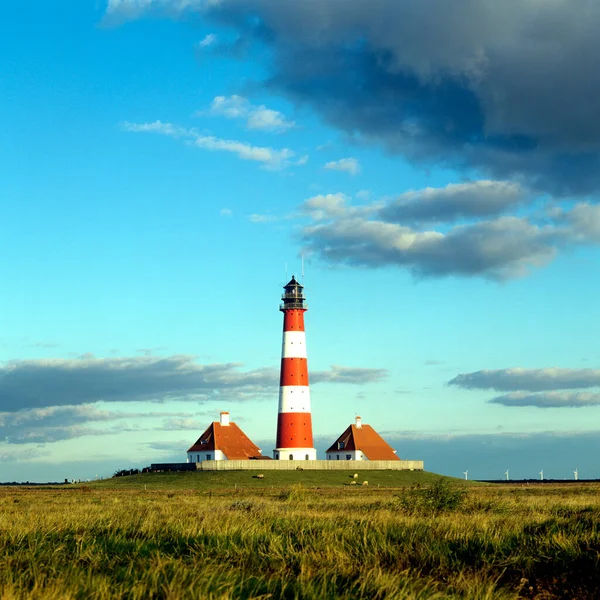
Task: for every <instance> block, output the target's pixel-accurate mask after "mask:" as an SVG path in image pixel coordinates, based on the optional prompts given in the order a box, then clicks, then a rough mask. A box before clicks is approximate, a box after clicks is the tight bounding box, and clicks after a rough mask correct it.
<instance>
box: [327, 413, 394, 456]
mask: <svg viewBox="0 0 600 600" xmlns="http://www.w3.org/2000/svg"><path fill="white" fill-rule="evenodd" d="M325 454H326V456H327V460H400V458H399V457H398V456H397V455H396V451H395V450H394V449H393V448H392V447H391V446H390V445H389V444H388V443H387V442H386V441H385V440H384V439H383V438H382V437H381V436H380V435H379V434H378V433H377V432H376V431H375V430H374V429H373V428H372V427H371V426H370V425H363V423H362V420H361V418H360V417H356V422H355V423H354V424H353V425H349V426H348V428H347V429H346V430H345V431H344V433H342V435H340V437H339V438H338V439H337V440H336V441H335V442H334V443H333V444H332V445H331V446H330V447H329V448H328V449H327V450H326V451H325Z"/></svg>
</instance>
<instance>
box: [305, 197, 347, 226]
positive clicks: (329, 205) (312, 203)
mask: <svg viewBox="0 0 600 600" xmlns="http://www.w3.org/2000/svg"><path fill="white" fill-rule="evenodd" d="M347 202H348V197H347V196H346V195H345V194H342V193H337V194H319V195H317V196H313V197H312V198H309V199H308V200H305V201H304V202H303V204H302V205H301V207H300V210H301V211H302V212H304V213H306V214H308V215H310V217H311V218H312V219H313V220H315V221H322V220H324V219H329V218H332V217H341V216H344V215H345V214H346V212H347V210H348V207H347Z"/></svg>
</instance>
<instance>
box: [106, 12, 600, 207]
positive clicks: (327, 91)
mask: <svg viewBox="0 0 600 600" xmlns="http://www.w3.org/2000/svg"><path fill="white" fill-rule="evenodd" d="M198 11H200V12H201V13H202V15H203V17H204V19H206V20H209V21H212V22H214V23H216V24H220V25H225V26H228V27H230V28H231V29H232V30H233V31H234V32H235V34H236V35H237V36H238V37H239V38H240V39H243V40H245V42H246V43H247V44H252V43H258V44H262V45H266V46H268V47H269V49H270V51H271V52H270V53H269V56H271V57H272V59H271V63H270V64H269V65H268V67H269V68H270V76H269V77H268V78H267V80H266V81H265V86H267V87H269V88H270V89H272V90H275V91H278V92H280V93H282V94H284V95H285V96H287V97H288V98H290V99H292V100H293V101H296V102H298V103H302V104H308V105H310V106H312V107H313V109H314V110H315V112H317V113H318V114H319V115H320V116H321V117H322V118H324V119H325V120H326V121H327V122H329V123H330V124H331V125H333V126H334V127H336V128H338V129H339V130H341V131H342V132H345V133H346V134H347V135H348V136H349V137H350V138H358V139H360V140H361V141H363V142H368V143H372V144H376V145H378V146H380V147H382V148H385V149H386V150H387V151H389V152H392V153H397V154H399V155H403V156H405V157H407V158H408V159H410V160H414V161H417V162H421V163H429V164H432V163H435V164H443V165H447V166H453V167H458V168H461V169H462V168H470V169H473V168H474V169H479V170H481V171H483V172H487V173H489V174H490V176H491V177H492V178H494V179H516V180H522V181H526V182H527V183H528V185H529V186H531V187H533V188H536V189H540V190H546V191H550V192H551V193H554V194H559V195H560V194H567V195H577V194H582V195H585V194H590V193H592V192H594V191H595V190H596V189H597V188H598V185H599V183H600V168H599V166H600V118H599V117H600V106H599V105H598V103H597V102H596V97H597V96H598V92H599V91H600V72H599V71H598V69H597V68H596V64H595V61H594V59H593V57H595V56H597V55H598V54H599V53H600V37H599V36H598V35H597V31H596V29H597V28H596V24H597V23H598V22H599V21H600V4H598V3H597V2H596V1H595V0H578V2H577V7H576V9H574V6H573V2H572V0H553V1H552V2H541V1H540V0H505V1H503V2H498V1H497V0H465V1H464V2H448V1H447V0H430V1H428V2H421V1H418V0H346V1H345V2H344V3H343V8H342V7H341V4H340V2H339V1H338V0H305V1H303V2H284V3H282V2H275V1H274V0H109V2H108V6H107V11H106V16H107V19H113V20H121V21H122V20H126V19H131V18H137V17H139V16H141V15H143V14H149V13H152V12H155V13H156V12H158V13H162V14H166V15H178V16H179V17H181V16H184V15H185V14H186V13H190V14H191V13H197V12H198ZM298 56H302V60H301V61H300V60H298Z"/></svg>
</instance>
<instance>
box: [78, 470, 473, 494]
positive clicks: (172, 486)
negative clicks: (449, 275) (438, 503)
mask: <svg viewBox="0 0 600 600" xmlns="http://www.w3.org/2000/svg"><path fill="white" fill-rule="evenodd" d="M259 473H262V474H263V475H264V479H257V478H256V475H257V474H259ZM354 473H357V474H358V478H357V480H356V481H357V483H358V484H359V485H360V484H362V482H364V481H368V484H369V486H370V487H377V486H380V487H400V486H406V485H412V484H415V483H421V484H424V485H425V484H429V483H431V482H433V481H434V480H435V479H438V478H439V475H435V474H434V473H428V472H426V471H183V472H179V473H141V474H139V475H129V476H126V477H113V478H112V479H106V480H103V481H99V482H91V483H89V484H84V485H88V486H91V487H94V488H114V489H141V488H144V486H146V489H156V490H166V489H169V490H183V489H185V490H202V489H223V488H234V489H235V488H236V487H237V488H259V489H269V488H273V487H281V486H286V485H294V484H301V485H304V486H306V487H331V486H333V487H338V486H344V485H349V484H350V482H351V481H353V478H352V476H353V475H354ZM455 481H457V482H460V481H461V480H455ZM469 483H471V482H469Z"/></svg>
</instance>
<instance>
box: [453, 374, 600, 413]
mask: <svg viewBox="0 0 600 600" xmlns="http://www.w3.org/2000/svg"><path fill="white" fill-rule="evenodd" d="M448 383H449V385H454V386H458V387H461V388H463V389H467V390H494V391H497V392H509V393H508V394H503V395H501V396H496V397H495V398H492V399H491V400H489V402H490V403H491V404H501V405H503V406H512V407H523V406H534V407H537V408H561V407H569V408H581V407H587V406H597V405H600V391H597V390H594V391H571V390H587V389H590V388H600V370H599V369H559V368H547V369H521V368H516V369H496V370H484V371H476V372H474V373H463V374H461V375H457V376H456V377H455V378H454V379H452V380H450V381H449V382H448ZM565 390H569V391H565Z"/></svg>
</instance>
